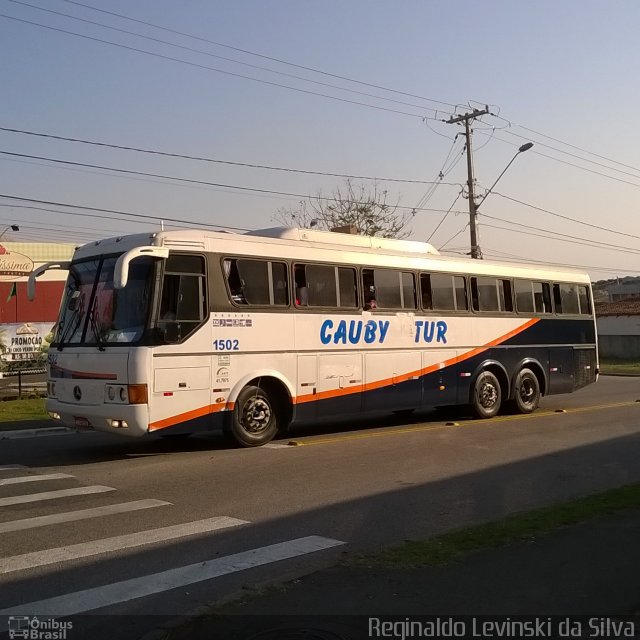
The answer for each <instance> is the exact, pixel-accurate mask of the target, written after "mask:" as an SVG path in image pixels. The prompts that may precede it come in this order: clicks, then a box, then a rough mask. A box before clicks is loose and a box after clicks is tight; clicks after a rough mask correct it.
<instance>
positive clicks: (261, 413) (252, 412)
mask: <svg viewBox="0 0 640 640" xmlns="http://www.w3.org/2000/svg"><path fill="white" fill-rule="evenodd" d="M270 422H271V407H270V406H269V403H268V402H266V400H264V398H252V399H251V400H249V401H248V402H247V403H245V405H244V407H243V408H242V426H243V427H244V428H245V429H246V430H247V431H250V432H251V433H260V432H261V431H264V430H265V429H266V428H267V427H268V426H269V423H270Z"/></svg>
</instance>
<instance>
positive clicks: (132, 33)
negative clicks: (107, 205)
mask: <svg viewBox="0 0 640 640" xmlns="http://www.w3.org/2000/svg"><path fill="white" fill-rule="evenodd" d="M8 2H12V3H13V4H18V5H21V6H24V7H30V8H31V9H36V10H38V11H44V12H46V13H51V14H53V15H57V16H62V17H65V18H69V19H71V20H76V21H78V22H84V23H85V24H90V25H93V26H97V27H101V28H103V29H109V30H111V31H116V32H118V33H124V34H126V35H130V36H134V37H136V38H143V39H144V40H150V41H151V42H156V43H159V44H164V45H167V46H169V47H175V48H177V49H183V50H184V51H189V52H191V53H198V54H201V55H204V56H209V57H211V58H217V59H218V60H224V61H225V62H231V63H232V64H238V65H241V66H244V67H249V68H251V69H258V70H259V71H266V72H267V73H273V74H276V75H279V76H285V77H287V78H293V79H295V80H301V81H302V82H310V83H312V84H317V85H320V86H323V87H329V88H331V89H338V90H339V91H346V92H348V93H354V94H357V95H361V96H366V97H369V98H375V99H377V100H386V101H387V102H393V103H395V104H401V105H405V106H407V107H414V108H416V109H425V108H427V109H429V110H430V111H433V112H434V115H435V114H437V110H436V109H433V108H431V107H425V106H424V105H419V104H413V103H411V102H405V101H403V100H394V99H393V98H386V97H385V96H380V95H375V94H373V93H366V92H364V91H357V90H355V89H348V88H346V87H340V86H339V85H335V84H330V83H328V82H321V81H319V80H311V79H310V78H305V77H303V76H298V75H295V74H293V73H286V72H284V71H276V70H275V69H269V68H268V67H261V66H259V65H255V64H251V63H249V62H242V61H241V60H234V59H233V58H227V57H225V56H220V55H217V54H215V53H211V52H209V51H203V50H202V49H194V48H193V47H186V46H184V45H180V44H176V43H174V42H169V41H167V40H162V39H160V38H153V37H152V36H146V35H144V34H142V33H136V32H135V31H128V30H127V29H120V28H118V27H113V26H111V25H107V24H104V23H102V22H96V21H94V20H87V19H86V18H79V17H77V16H73V15H71V14H69V13H64V12H62V11H54V10H53V9H45V8H44V7H38V6H37V5H33V4H30V3H28V2H22V1H21V0H8Z"/></svg>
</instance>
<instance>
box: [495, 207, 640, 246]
mask: <svg viewBox="0 0 640 640" xmlns="http://www.w3.org/2000/svg"><path fill="white" fill-rule="evenodd" d="M485 217H487V216H485ZM482 226H483V227H488V228H490V229H499V230H501V231H510V232H511V233H520V234H523V235H527V236H534V237H537V238H544V239H545V240H555V241H557V242H568V243H570V244H579V245H583V246H585V247H591V248H592V249H602V250H604V251H617V252H619V253H631V254H633V255H638V254H640V249H632V248H631V247H618V246H616V245H608V244H607V243H604V242H597V241H596V240H588V239H585V241H584V242H583V241H580V240H578V239H572V236H569V235H567V234H564V233H556V232H554V233H555V236H554V235H542V234H541V233H535V232H533V231H525V230H524V229H510V228H508V227H501V226H499V225H495V224H488V223H486V222H485V223H484V224H483V225H482ZM556 236H561V237H556ZM565 238H569V239H565Z"/></svg>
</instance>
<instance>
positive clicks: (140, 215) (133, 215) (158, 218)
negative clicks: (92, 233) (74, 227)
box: [0, 193, 252, 232]
mask: <svg viewBox="0 0 640 640" xmlns="http://www.w3.org/2000/svg"><path fill="white" fill-rule="evenodd" d="M0 198H5V199H6V200H17V201H19V202H33V203H35V204H46V205H51V206H54V207H67V208H70V209H81V210H82V211H97V212H101V213H103V214H104V213H112V214H115V215H116V216H129V217H131V218H134V220H127V222H136V220H135V219H136V218H140V219H145V220H155V221H158V222H162V221H166V222H177V223H180V224H182V225H192V226H198V227H208V228H215V229H231V230H232V231H243V232H244V231H252V229H246V228H243V227H232V226H230V225H222V224H214V223H209V222H198V221H195V220H180V219H179V218H168V217H165V216H153V215H150V214H145V213H136V212H131V211H120V210H118V209H104V208H101V207H89V206H85V205H78V204H69V203H65V202H53V201H51V200H37V199H36V198H24V197H21V196H13V195H9V194H5V193H0ZM33 208H34V209H35V208H36V207H33ZM44 210H45V211H47V209H44ZM60 213H64V214H65V215H78V216H84V217H87V218H101V219H104V218H108V219H110V220H119V219H120V218H113V216H105V215H101V216H98V215H92V214H89V213H74V212H70V211H65V212H60Z"/></svg>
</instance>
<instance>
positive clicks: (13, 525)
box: [0, 500, 171, 533]
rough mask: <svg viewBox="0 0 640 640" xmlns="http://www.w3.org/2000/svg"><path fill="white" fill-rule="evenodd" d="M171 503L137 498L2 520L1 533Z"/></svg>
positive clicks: (0, 523) (0, 524)
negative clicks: (20, 518)
mask: <svg viewBox="0 0 640 640" xmlns="http://www.w3.org/2000/svg"><path fill="white" fill-rule="evenodd" d="M170 504H171V503H170V502H165V501H164V500H135V501H133V502H122V503H120V504H109V505H105V506H103V507H94V508H93V509H81V510H79V511H68V512H67V513H54V514H52V515H50V516H37V517H34V518H25V519H24V520H13V521H11V522H0V533H8V532H10V531H23V530H25V529H35V528H36V527H46V526H48V525H51V524H62V523H63V522H74V521H77V520H87V519H89V518H98V517H100V516H108V515H114V514H116V513H128V512H130V511H138V510H140V509H151V508H152V507H163V506H165V505H170Z"/></svg>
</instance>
